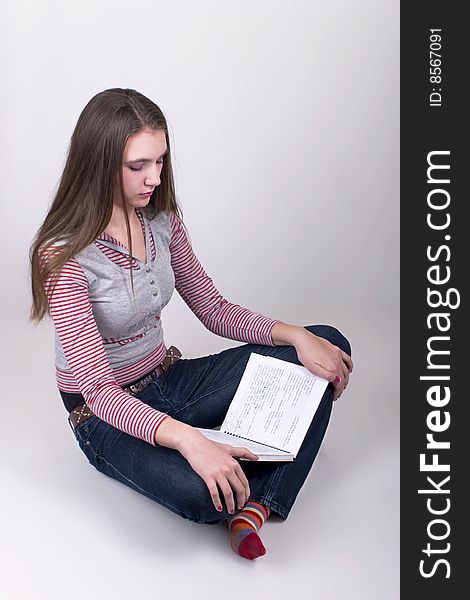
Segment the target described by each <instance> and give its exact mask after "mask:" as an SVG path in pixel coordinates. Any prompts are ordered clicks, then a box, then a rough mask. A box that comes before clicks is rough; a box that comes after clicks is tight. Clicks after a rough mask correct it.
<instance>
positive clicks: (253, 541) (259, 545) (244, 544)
mask: <svg viewBox="0 0 470 600" xmlns="http://www.w3.org/2000/svg"><path fill="white" fill-rule="evenodd" d="M238 554H239V555H240V556H243V557H244V558H249V559H250V560H252V559H253V558H258V556H263V554H266V548H265V547H264V546H263V542H262V541H261V540H260V538H259V535H258V534H257V533H256V532H255V531H253V533H250V534H249V535H247V536H246V537H245V538H244V539H243V540H242V541H241V543H240V545H239V546H238Z"/></svg>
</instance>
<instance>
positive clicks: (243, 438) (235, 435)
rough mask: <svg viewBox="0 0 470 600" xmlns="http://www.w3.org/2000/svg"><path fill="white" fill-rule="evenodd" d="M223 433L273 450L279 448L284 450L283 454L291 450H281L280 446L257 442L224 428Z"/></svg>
mask: <svg viewBox="0 0 470 600" xmlns="http://www.w3.org/2000/svg"><path fill="white" fill-rule="evenodd" d="M223 433H226V434H227V435H233V437H236V438H240V439H242V440H246V441H247V442H253V444H259V445H260V446H266V448H273V449H274V450H279V452H284V453H285V454H291V452H288V451H287V450H283V449H282V448H278V447H277V446H271V445H270V444H262V443H261V442H257V441H256V440H250V438H247V437H245V436H243V435H238V434H237V433H230V431H225V430H224V432H223Z"/></svg>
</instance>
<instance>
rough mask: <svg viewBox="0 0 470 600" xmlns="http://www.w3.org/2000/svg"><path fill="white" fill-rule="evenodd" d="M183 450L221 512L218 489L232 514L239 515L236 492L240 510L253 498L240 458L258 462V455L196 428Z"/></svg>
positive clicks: (186, 440) (186, 437)
mask: <svg viewBox="0 0 470 600" xmlns="http://www.w3.org/2000/svg"><path fill="white" fill-rule="evenodd" d="M179 451H180V452H181V454H182V455H183V456H184V457H185V458H186V460H187V461H188V462H189V464H190V465H191V467H192V468H193V469H194V470H195V471H196V473H197V474H198V475H199V476H200V477H202V479H203V480H204V482H205V484H206V485H207V487H208V489H209V493H210V495H211V497H212V502H213V503H214V506H215V508H216V509H217V510H219V511H221V510H222V503H221V501H220V495H219V489H218V487H217V486H219V488H220V489H221V490H222V493H223V495H224V498H225V505H226V506H227V510H228V512H229V513H230V514H233V513H234V512H235V500H234V495H233V492H235V494H236V497H237V502H238V508H243V506H244V505H245V503H246V502H247V500H248V499H249V497H250V486H249V484H248V480H247V478H246V476H245V473H244V472H243V470H242V468H241V466H240V463H239V462H238V461H237V460H236V458H240V457H243V458H247V459H249V460H258V456H256V454H253V452H250V450H248V448H238V447H235V446H230V445H229V444H221V443H219V442H214V441H212V440H209V439H207V438H206V437H205V436H204V435H202V433H201V432H200V431H197V429H194V428H192V429H191V430H190V431H188V434H187V435H186V436H185V440H184V442H182V444H181V447H180V448H179Z"/></svg>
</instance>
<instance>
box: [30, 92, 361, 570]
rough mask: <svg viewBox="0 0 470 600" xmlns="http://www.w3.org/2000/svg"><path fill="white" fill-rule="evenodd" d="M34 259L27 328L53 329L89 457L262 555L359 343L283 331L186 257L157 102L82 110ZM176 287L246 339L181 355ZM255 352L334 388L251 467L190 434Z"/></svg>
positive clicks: (225, 397)
mask: <svg viewBox="0 0 470 600" xmlns="http://www.w3.org/2000/svg"><path fill="white" fill-rule="evenodd" d="M30 259H31V278H32V307H31V315H30V318H31V320H33V321H36V322H40V321H41V319H42V318H43V317H44V316H45V315H46V313H47V314H49V316H50V317H51V318H52V320H53V323H54V326H55V364H56V377H57V386H58V389H59V392H60V394H61V397H62V400H63V402H64V405H65V408H66V410H67V412H68V414H69V423H70V425H71V427H72V430H73V432H74V435H75V438H76V440H77V442H78V445H79V447H80V449H81V450H82V451H83V452H84V454H85V455H86V457H87V459H88V461H89V462H90V463H91V464H92V465H93V466H94V467H95V468H96V469H97V470H99V471H100V472H102V473H105V474H106V475H109V476H110V477H113V478H114V479H117V480H118V481H121V482H122V483H124V484H125V485H127V486H129V487H131V488H132V489H134V490H136V491H137V492H140V493H141V494H144V495H146V496H148V497H149V498H152V500H155V501H156V502H158V503H159V504H161V505H163V506H165V507H167V508H169V509H170V510H172V511H173V512H175V513H177V514H178V515H180V516H182V517H184V518H186V519H190V520H191V521H195V522H199V523H219V522H226V523H227V524H228V528H229V533H230V541H231V547H232V549H233V550H234V552H236V553H237V554H239V555H240V556H243V557H245V558H249V559H253V558H256V557H258V556H261V555H263V554H265V553H266V550H265V548H264V546H263V544H262V542H261V539H260V537H259V535H258V531H259V529H260V527H261V525H262V524H263V522H264V521H265V520H266V519H267V518H268V516H269V514H270V513H271V512H274V513H277V514H278V515H279V516H280V517H281V518H282V519H286V518H287V516H288V514H289V512H290V510H291V508H292V505H293V504H294V502H295V499H296V497H297V494H298V493H299V490H300V488H301V487H302V485H303V483H304V481H305V479H306V477H307V475H308V473H309V470H310V468H311V466H312V464H313V461H314V459H315V457H316V454H317V452H318V449H319V447H320V444H321V442H322V439H323V436H324V433H325V430H326V428H327V425H328V421H329V417H330V412H331V406H332V401H334V400H336V399H337V398H339V397H340V396H341V394H342V392H343V390H344V389H345V388H346V386H347V385H348V381H349V374H350V372H351V371H352V368H353V363H352V360H351V357H350V354H351V350H350V346H349V343H348V341H347V340H346V338H345V337H344V336H343V335H342V334H341V333H340V332H339V331H338V330H336V329H334V328H333V327H330V326H324V325H311V326H307V327H300V326H295V325H289V324H286V323H283V322H281V321H279V320H275V319H271V318H268V317H265V316H263V315H261V314H258V313H254V312H252V311H251V310H249V309H247V308H244V307H242V306H239V305H237V304H233V303H232V302H230V301H228V300H227V299H225V298H223V297H222V295H221V294H220V293H219V292H218V290H217V289H216V287H215V286H214V283H213V281H212V279H211V278H210V277H209V276H208V275H207V273H206V272H205V270H204V269H203V267H202V265H201V263H200V262H199V261H198V259H197V257H196V255H195V254H194V252H193V250H192V247H191V244H190V241H189V237H188V235H187V232H186V229H185V226H184V224H183V221H182V215H181V210H180V208H179V206H178V204H177V201H176V197H175V188H174V183H173V173H172V166H171V152H170V141H169V136H168V129H167V124H166V120H165V117H164V115H163V114H162V111H161V110H160V109H159V108H158V106H156V105H155V104H154V103H153V102H152V101H151V100H149V99H148V98H146V97H145V96H143V95H142V94H140V93H139V92H137V91H135V90H132V89H121V88H113V89H108V90H105V91H103V92H101V93H98V94H96V95H95V96H94V97H93V98H92V99H91V100H90V101H89V102H88V104H87V105H86V106H85V108H84V110H83V111H82V113H81V115H80V117H79V119H78V122H77V125H76V127H75V130H74V132H73V134H72V138H71V142H70V147H69V151H68V156H67V160H66V164H65V167H64V170H63V173H62V176H61V179H60V183H59V187H58V190H57V193H56V194H55V197H54V199H53V202H52V205H51V207H50V209H49V212H48V213H47V216H46V218H45V220H44V222H43V224H42V226H41V227H40V229H39V231H38V233H37V234H36V237H35V239H34V241H33V243H32V246H31V250H30ZM175 288H176V289H177V290H178V292H179V293H180V295H181V297H182V298H183V300H184V301H185V302H186V303H187V304H188V306H189V308H190V309H191V310H192V311H193V312H194V314H195V315H196V316H197V317H198V319H200V320H201V322H202V323H203V324H204V325H205V326H206V327H207V328H208V329H209V330H210V331H212V332H213V333H215V334H217V335H221V336H224V337H226V338H228V339H232V340H237V341H241V342H245V344H244V345H241V346H238V347H236V348H230V349H227V350H224V351H223V352H220V353H218V354H212V355H209V356H204V357H200V358H195V359H182V358H181V353H180V352H179V350H178V349H177V348H175V347H174V346H170V347H167V346H166V344H165V341H164V338H163V330H162V324H161V311H162V309H163V308H164V306H166V304H168V302H169V301H170V298H171V296H172V293H173V291H174V289H175ZM251 352H257V353H259V354H265V355H269V356H274V357H277V358H281V359H282V360H287V361H290V362H293V363H296V364H302V365H304V366H305V367H306V368H307V369H309V370H310V371H311V372H312V373H315V374H317V375H319V376H321V377H324V378H326V379H328V381H329V382H331V383H330V384H329V385H328V387H327V390H326V392H325V394H324V396H323V398H322V401H321V403H320V406H319V408H318V410H317V412H316V414H315V417H314V419H313V421H312V423H311V425H310V428H309V430H308V432H307V435H306V437H305V439H304V442H303V444H302V447H301V450H300V452H299V454H298V455H297V458H296V459H295V461H293V462H290V463H276V462H259V463H256V460H257V458H258V457H257V456H256V455H254V454H253V453H251V452H250V451H249V450H248V449H246V448H237V447H234V446H230V445H228V444H221V443H218V442H214V441H210V440H209V439H207V438H206V437H205V436H204V435H202V434H201V432H199V431H198V430H197V429H196V427H204V428H215V427H217V426H220V425H221V423H222V421H223V420H224V417H225V414H226V412H227V410H228V407H229V404H230V401H231V399H232V398H233V396H234V394H235V391H236V389H237V387H238V383H239V381H240V378H241V376H242V374H243V371H244V369H245V366H246V363H247V361H248V358H249V356H250V354H251ZM242 457H243V458H245V459H249V460H245V461H239V460H237V459H240V458H242Z"/></svg>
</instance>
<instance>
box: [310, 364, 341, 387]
mask: <svg viewBox="0 0 470 600" xmlns="http://www.w3.org/2000/svg"><path fill="white" fill-rule="evenodd" d="M314 364H315V366H316V368H315V373H314V375H318V376H319V377H323V379H326V380H327V381H329V382H331V383H335V379H336V378H337V377H338V374H337V373H336V372H334V371H328V370H327V369H325V368H324V367H322V366H320V365H319V364H318V363H314ZM310 371H311V372H313V371H312V369H310ZM336 383H338V382H336Z"/></svg>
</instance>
